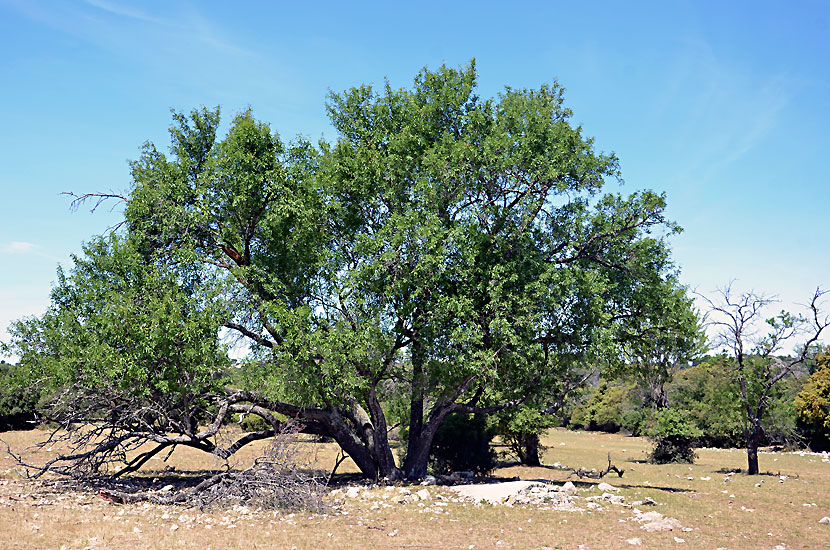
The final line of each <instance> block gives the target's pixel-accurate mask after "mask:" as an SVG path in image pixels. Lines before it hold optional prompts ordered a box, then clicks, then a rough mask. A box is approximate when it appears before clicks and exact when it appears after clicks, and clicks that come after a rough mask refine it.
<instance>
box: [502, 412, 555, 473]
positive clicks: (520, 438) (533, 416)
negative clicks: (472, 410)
mask: <svg viewBox="0 0 830 550" xmlns="http://www.w3.org/2000/svg"><path fill="white" fill-rule="evenodd" d="M558 424H559V421H558V418H556V417H555V416H553V415H551V414H545V413H543V412H541V411H539V409H537V408H532V407H526V406H523V407H519V408H516V409H507V410H505V411H502V412H500V413H499V414H498V415H497V417H496V430H497V433H498V435H499V436H500V437H501V439H502V441H503V442H504V443H505V444H506V445H507V446H508V447H509V448H510V451H511V452H512V453H513V454H514V455H515V456H516V458H518V459H519V462H521V463H522V464H527V465H531V466H538V465H539V463H540V460H541V456H540V455H541V453H542V452H543V451H544V446H542V445H541V443H540V442H539V436H540V434H542V433H544V432H545V431H546V430H548V429H549V428H553V427H554V426H557V425H558Z"/></svg>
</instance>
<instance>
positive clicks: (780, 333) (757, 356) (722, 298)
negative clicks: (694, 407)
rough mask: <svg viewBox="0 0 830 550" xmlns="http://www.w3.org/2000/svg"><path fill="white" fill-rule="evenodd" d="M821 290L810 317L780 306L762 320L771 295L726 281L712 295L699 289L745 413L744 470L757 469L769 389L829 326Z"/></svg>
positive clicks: (754, 471)
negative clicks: (790, 352)
mask: <svg viewBox="0 0 830 550" xmlns="http://www.w3.org/2000/svg"><path fill="white" fill-rule="evenodd" d="M825 294H827V291H823V290H821V289H820V288H817V289H816V291H815V293H814V294H813V298H812V300H811V301H810V305H809V306H808V307H809V310H810V314H809V317H805V316H801V315H793V314H791V313H788V312H786V311H782V312H781V313H779V314H778V315H777V316H775V317H773V318H770V319H764V318H763V315H764V310H765V309H766V308H767V307H768V306H770V305H771V304H773V303H775V302H777V300H776V299H775V298H771V297H768V296H765V295H763V294H757V293H755V292H745V293H742V294H738V295H736V293H735V292H734V291H733V290H732V284H731V283H730V284H729V285H728V286H727V287H725V288H723V289H720V290H718V297H717V298H716V299H715V300H712V299H710V298H708V297H707V296H704V295H702V294H699V293H698V296H700V297H701V298H702V299H703V300H704V301H705V302H706V303H707V304H708V306H709V312H708V324H710V325H712V326H715V327H717V328H718V329H719V334H718V338H717V340H716V341H715V343H716V344H717V345H719V346H723V347H725V348H727V349H728V350H729V353H730V355H731V357H732V360H733V361H734V372H735V380H736V381H737V383H738V386H739V389H740V395H741V401H742V405H743V410H744V413H745V415H746V418H745V423H744V435H745V438H746V452H747V461H748V465H747V473H748V474H749V475H757V474H758V472H759V470H758V448H759V446H760V445H761V443H762V441H763V440H764V437H765V435H766V433H765V431H764V415H765V413H766V412H767V408H768V406H769V404H770V399H771V396H772V391H773V388H774V387H775V385H776V384H778V383H779V382H780V381H781V380H783V379H784V378H785V377H787V376H789V375H791V374H793V371H794V369H795V368H796V367H797V366H799V365H802V364H804V362H805V361H807V359H808V358H809V355H810V351H811V348H812V346H813V345H814V344H816V343H817V342H818V339H819V337H820V336H821V333H822V331H824V329H825V328H827V326H828V325H830V317H826V316H823V315H822V313H821V312H820V301H821V299H822V297H823V296H824V295H825ZM761 321H765V323H764V324H765V325H766V331H764V332H762V331H761V329H760V328H759V326H758V325H759V323H761ZM799 337H802V338H805V342H804V343H803V345H802V347H801V348H800V351H798V352H797V353H796V355H795V356H794V357H792V356H788V357H784V356H781V355H778V354H779V353H780V352H782V350H783V348H784V346H785V345H786V344H791V343H793V341H794V339H796V338H799Z"/></svg>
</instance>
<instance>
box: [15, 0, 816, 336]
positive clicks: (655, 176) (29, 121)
mask: <svg viewBox="0 0 830 550" xmlns="http://www.w3.org/2000/svg"><path fill="white" fill-rule="evenodd" d="M577 4H579V5H577ZM0 52H2V54H0V128H2V131H1V132H0V338H5V337H4V336H3V334H2V328H4V327H6V326H7V325H8V323H9V322H11V320H13V319H15V318H19V317H21V316H24V315H31V314H38V313H40V312H42V311H43V310H44V308H45V307H46V304H47V303H48V294H49V290H50V286H51V283H52V281H54V279H55V268H56V267H57V265H58V264H59V263H61V264H63V265H68V263H69V257H70V254H73V253H78V252H79V251H80V247H81V243H82V242H83V241H85V240H88V239H89V238H90V237H91V236H92V235H95V234H100V233H102V232H104V231H106V230H107V228H108V227H110V226H112V225H113V224H114V223H116V222H117V221H118V219H119V211H118V209H117V208H116V210H115V211H113V212H110V211H109V210H108V209H107V208H106V207H105V208H103V209H99V210H98V211H97V212H96V213H95V214H90V213H89V211H88V209H81V210H80V211H78V212H74V213H73V212H70V210H69V200H68V198H67V197H65V196H61V195H60V193H61V192H62V191H75V192H89V191H115V192H119V191H124V190H126V189H127V188H128V186H129V171H128V165H127V161H128V160H129V159H134V158H136V157H137V156H138V148H139V146H140V145H141V144H142V143H143V142H144V141H145V140H150V141H153V142H155V143H156V144H157V145H159V146H162V147H163V146H166V144H167V143H168V137H167V127H168V126H169V124H170V109H171V108H173V109H177V110H189V109H191V108H193V107H196V106H199V105H208V106H213V105H221V106H222V108H223V112H224V113H225V120H226V121H227V120H228V119H230V118H231V116H232V115H233V114H234V113H235V112H238V111H240V110H242V109H244V108H246V107H248V106H250V107H252V108H253V110H254V113H255V115H256V116H257V117H258V118H260V119H261V120H264V121H267V122H269V123H271V125H272V128H273V129H275V130H278V131H279V132H280V133H281V134H282V135H283V137H284V138H290V137H291V136H294V135H297V134H302V135H304V136H306V137H309V138H312V139H314V140H316V139H318V138H320V137H325V138H327V139H333V138H334V132H333V131H332V129H331V128H330V126H329V125H328V121H327V119H326V116H325V108H324V105H325V99H326V94H327V92H328V90H330V89H331V90H335V91H340V90H343V89H346V88H348V87H351V86H355V85H359V84H362V83H375V84H382V83H383V79H384V78H385V77H388V78H389V80H390V81H391V83H392V85H393V86H396V87H401V86H408V85H410V84H411V82H412V78H413V76H414V75H415V74H416V73H417V71H418V70H419V69H420V68H422V67H424V66H428V67H433V68H434V67H437V66H439V65H440V64H441V63H446V64H448V65H450V66H459V65H463V64H466V63H468V61H469V60H470V58H473V57H475V59H476V62H477V67H478V70H479V82H480V89H479V91H480V95H482V96H493V95H495V94H497V93H498V92H499V91H500V90H501V89H503V87H504V86H505V85H509V86H511V87H515V88H523V87H538V86H539V85H540V84H542V83H544V82H550V81H551V80H553V79H554V78H555V79H558V80H559V82H560V83H561V84H562V85H563V86H564V87H565V88H566V89H567V94H566V103H567V105H568V106H569V107H570V108H571V109H573V111H574V118H573V120H574V121H575V122H576V123H579V124H582V125H583V127H584V131H585V133H586V134H587V135H591V136H594V137H595V138H596V144H597V147H598V148H599V149H600V150H603V151H614V152H615V153H617V155H618V156H619V157H620V160H621V164H622V170H623V177H624V179H625V185H624V186H623V188H622V189H620V190H621V191H623V192H633V191H634V190H636V189H640V188H651V189H655V190H658V191H665V192H666V193H667V194H668V202H669V215H670V217H672V218H673V219H674V220H676V221H677V222H678V223H680V225H681V226H683V227H684V228H685V231H684V233H683V234H682V235H680V236H678V237H676V238H674V239H673V250H674V257H675V259H676V261H677V263H678V265H679V266H680V268H681V269H682V275H681V279H682V281H683V282H684V283H685V284H688V285H690V286H691V287H693V288H697V289H698V290H699V291H701V292H704V293H710V292H711V291H713V290H714V289H715V288H717V287H722V286H724V285H725V284H727V283H728V282H729V281H730V280H733V279H735V280H736V283H735V285H736V288H737V289H739V290H749V289H755V290H758V291H762V292H765V293H767V294H776V295H778V296H779V297H780V299H781V301H782V303H781V304H780V305H781V307H784V308H787V309H793V310H798V306H797V305H795V304H797V303H805V302H807V301H808V300H809V298H810V296H811V295H812V292H813V291H814V290H815V288H816V287H817V286H822V287H825V288H830V245H829V244H828V217H827V211H828V206H830V187H828V175H827V170H826V162H825V160H826V159H827V158H830V154H828V151H830V130H828V129H830V2H827V1H817V2H800V1H795V2H787V3H784V2H763V1H760V2H759V1H753V2H743V1H735V2H665V1H663V2H595V3H576V2H550V1H548V2H538V3H533V2H529V3H516V4H515V5H508V4H507V3H505V2H469V3H455V4H452V5H449V3H445V2H418V3H414V2H413V3H395V2H383V3H357V2H355V3H348V2H316V3H311V2H308V3H301V2H290V3H288V2H286V3H282V2H237V3H230V2H197V1H192V2H175V1H158V2H129V3H128V2H126V1H122V0H87V1H70V0H66V1H52V2H46V1H37V0H19V1H16V0H0ZM610 187H611V188H612V189H613V190H617V189H616V184H612V185H611V186H610ZM828 309H830V307H828ZM825 340H827V339H825Z"/></svg>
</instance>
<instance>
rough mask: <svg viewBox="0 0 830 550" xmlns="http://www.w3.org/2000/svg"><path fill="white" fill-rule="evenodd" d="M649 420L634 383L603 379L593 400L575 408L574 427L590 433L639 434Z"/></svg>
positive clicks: (591, 398)
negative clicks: (611, 381) (594, 431)
mask: <svg viewBox="0 0 830 550" xmlns="http://www.w3.org/2000/svg"><path fill="white" fill-rule="evenodd" d="M646 420H647V416H646V410H645V409H644V408H643V399H642V395H641V393H640V391H639V390H638V389H637V387H636V386H635V385H634V384H633V383H632V382H623V383H614V384H611V383H608V382H607V381H606V380H601V381H600V384H599V386H598V387H597V388H596V390H595V391H594V392H593V393H592V394H591V395H590V397H589V398H588V399H587V401H585V402H584V403H582V404H581V405H578V406H577V407H575V408H574V410H573V413H572V415H571V419H570V424H569V425H570V426H571V427H573V428H582V429H587V430H601V431H606V432H612V433H614V432H618V431H619V430H621V429H622V430H627V431H629V432H631V433H632V434H638V433H640V431H641V430H642V428H643V426H644V423H645V422H646Z"/></svg>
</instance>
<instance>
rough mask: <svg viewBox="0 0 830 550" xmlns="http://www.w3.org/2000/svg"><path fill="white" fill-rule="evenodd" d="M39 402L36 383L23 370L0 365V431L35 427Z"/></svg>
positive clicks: (6, 364) (3, 364)
mask: <svg viewBox="0 0 830 550" xmlns="http://www.w3.org/2000/svg"><path fill="white" fill-rule="evenodd" d="M40 401H41V396H40V393H39V392H38V387H37V384H36V381H35V380H33V379H32V377H31V376H30V373H29V372H26V369H25V368H23V367H20V366H16V365H10V364H8V363H6V362H5V361H4V362H2V363H0V431H5V430H23V429H30V428H34V427H36V425H37V419H38V414H37V413H38V405H39V404H40Z"/></svg>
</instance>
